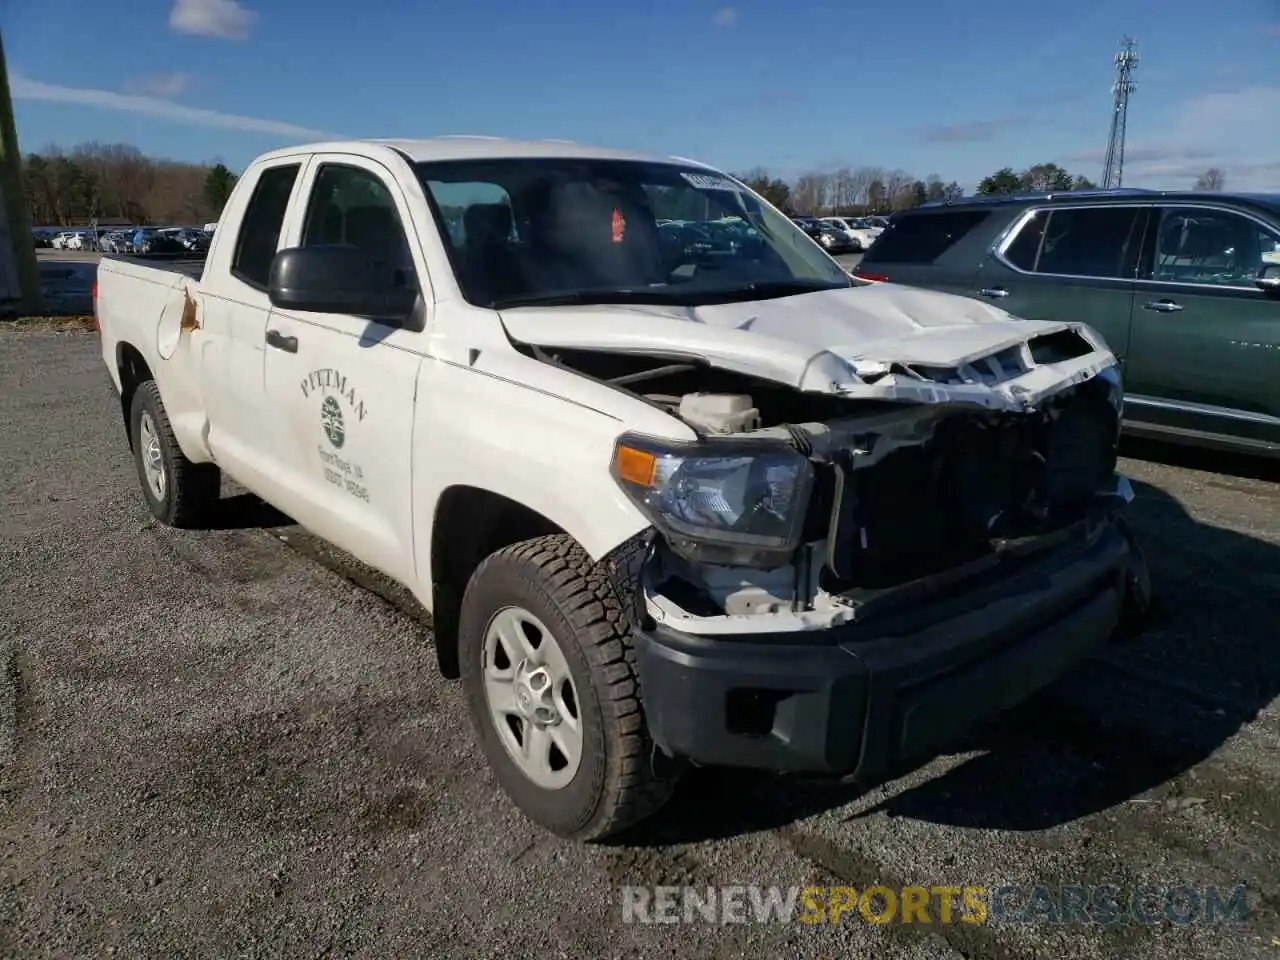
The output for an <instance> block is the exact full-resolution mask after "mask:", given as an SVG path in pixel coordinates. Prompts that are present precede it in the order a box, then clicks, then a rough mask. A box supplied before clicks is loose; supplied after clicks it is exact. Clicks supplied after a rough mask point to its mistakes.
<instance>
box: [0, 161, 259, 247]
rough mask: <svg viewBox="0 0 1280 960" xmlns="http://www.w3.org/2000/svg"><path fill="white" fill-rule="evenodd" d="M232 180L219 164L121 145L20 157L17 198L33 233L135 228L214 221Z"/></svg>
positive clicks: (233, 175) (224, 201)
mask: <svg viewBox="0 0 1280 960" xmlns="http://www.w3.org/2000/svg"><path fill="white" fill-rule="evenodd" d="M235 182H236V175H235V174H234V173H232V172H231V171H230V170H229V169H228V168H227V167H226V166H225V165H224V164H221V163H212V164H209V163H184V162H180V161H177V160H168V159H165V158H162V157H149V156H147V155H145V154H144V153H142V151H140V150H139V149H138V148H137V147H132V146H129V145H128V144H123V143H110V144H104V143H82V144H80V145H78V146H76V147H73V148H72V149H70V150H66V151H64V150H62V149H61V148H59V147H56V146H51V147H47V148H45V149H44V150H42V151H40V152H39V153H29V154H26V155H24V156H23V158H22V192H23V196H24V198H25V200H26V202H27V207H28V211H29V213H30V216H31V224H32V225H33V226H37V227H63V226H78V225H84V224H87V223H88V222H89V221H90V220H94V219H97V220H102V221H111V220H115V221H126V222H128V223H131V224H137V225H140V226H148V225H161V226H163V225H166V224H199V223H208V222H211V221H214V220H217V219H218V216H219V214H221V213H222V207H223V205H224V204H225V203H226V201H227V197H228V196H229V195H230V193H231V188H232V187H233V186H234V185H235Z"/></svg>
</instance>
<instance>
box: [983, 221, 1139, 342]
mask: <svg viewBox="0 0 1280 960" xmlns="http://www.w3.org/2000/svg"><path fill="white" fill-rule="evenodd" d="M1146 216H1147V213H1146V209H1145V208H1143V207H1140V206H1121V205H1115V204H1111V205H1107V206H1093V207H1065V206H1064V207H1044V208H1033V209H1031V210H1028V211H1026V212H1025V213H1024V214H1023V215H1022V216H1021V217H1020V218H1019V219H1018V220H1017V221H1016V222H1015V223H1014V225H1013V227H1012V229H1010V230H1009V231H1008V232H1007V233H1006V234H1005V235H1004V236H1003V237H1002V238H1001V239H1000V241H999V242H998V243H997V244H996V245H995V247H994V248H993V249H992V250H991V251H990V252H989V253H988V255H987V257H986V259H985V260H984V261H983V263H982V268H981V269H980V270H979V271H978V275H977V283H976V284H975V288H976V289H974V290H973V292H972V295H976V296H978V297H981V298H983V299H985V300H989V301H990V302H991V303H993V304H995V305H996V306H998V307H1000V308H1001V309H1003V310H1008V311H1009V312H1010V313H1012V314H1013V315H1014V316H1016V317H1021V318H1023V319H1025V320H1050V321H1057V322H1067V321H1069V322H1082V323H1087V324H1088V325H1089V326H1091V327H1093V329H1095V330H1097V331H1098V333H1100V334H1102V337H1103V339H1105V340H1106V341H1107V345H1108V346H1109V347H1110V348H1111V350H1112V352H1113V353H1114V354H1115V355H1116V356H1117V357H1118V358H1119V359H1120V362H1121V365H1122V366H1123V365H1124V364H1125V363H1126V362H1127V361H1126V358H1127V355H1128V351H1129V324H1130V317H1131V315H1132V312H1133V296H1134V289H1135V283H1134V275H1135V273H1136V271H1137V265H1138V256H1139V252H1140V249H1141V246H1142V228H1143V224H1145V222H1146Z"/></svg>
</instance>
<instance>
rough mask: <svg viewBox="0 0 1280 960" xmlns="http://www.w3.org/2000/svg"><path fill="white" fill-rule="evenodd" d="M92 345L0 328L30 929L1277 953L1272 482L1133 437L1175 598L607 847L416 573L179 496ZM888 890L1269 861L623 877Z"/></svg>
mask: <svg viewBox="0 0 1280 960" xmlns="http://www.w3.org/2000/svg"><path fill="white" fill-rule="evenodd" d="M96 348H97V341H96V339H95V338H94V337H93V336H92V335H90V334H85V333H54V332H47V331H38V330H28V331H22V332H15V331H12V330H0V384H3V385H4V389H3V391H0V453H2V456H0V603H2V604H3V609H4V610H5V611H6V613H7V616H5V617H4V618H3V623H0V681H3V682H2V684H0V955H5V956H49V957H72V956H89V955H97V956H100V955H103V954H116V955H121V956H128V957H153V956H154V957H160V956H166V957H167V956H219V957H223V956H231V955H237V956H247V957H253V956H307V957H321V956H337V955H359V956H369V957H384V956H391V955H395V956H410V955H415V956H442V957H443V956H467V957H477V956H485V957H499V956H501V957H507V956H510V957H532V956H542V957H550V956H559V957H641V956H653V955H655V954H657V953H659V952H662V953H666V954H671V955H675V956H691V957H692V956H703V957H725V958H727V957H752V958H763V957H801V956H803V957H871V956H885V957H889V956H892V957H903V958H921V960H934V958H961V957H963V958H969V960H1005V958H1015V957H1028V958H1045V960H1048V958H1058V957H1064V956H1075V957H1079V958H1110V957H1125V958H1140V960H1148V958H1149V960H1157V958H1158V960H1164V958H1167V957H1169V956H1174V957H1177V958H1179V960H1193V958H1199V957H1206V958H1207V957H1221V956H1231V957H1233V958H1253V957H1268V958H1274V957H1276V956H1277V955H1278V953H1280V950H1278V947H1280V939H1278V938H1280V921H1278V918H1277V908H1278V907H1280V884H1278V882H1277V874H1276V869H1275V864H1276V863H1277V862H1280V801H1278V800H1277V798H1276V795H1275V785H1276V783H1277V776H1276V763H1277V755H1278V753H1277V748H1278V747H1280V720H1278V716H1277V708H1276V705H1275V702H1274V701H1275V698H1276V695H1277V692H1278V689H1280V658H1277V656H1276V645H1275V624H1276V623H1278V622H1280V510H1277V506H1278V505H1280V485H1278V484H1277V482H1276V480H1277V478H1276V476H1275V474H1274V471H1273V472H1271V473H1269V474H1268V473H1267V472H1266V471H1263V470H1260V469H1258V468H1257V467H1256V466H1254V465H1251V464H1248V463H1243V462H1235V461H1230V462H1228V461H1222V460H1217V461H1214V462H1212V463H1204V462H1195V461H1191V462H1189V463H1186V464H1184V465H1181V466H1178V465H1169V464H1165V463H1160V462H1156V461H1154V460H1150V459H1148V460H1126V462H1125V468H1126V470H1127V471H1129V473H1130V474H1131V476H1132V477H1133V478H1134V479H1135V485H1136V487H1137V490H1138V495H1139V499H1138V501H1137V503H1136V504H1135V510H1134V513H1135V517H1136V521H1137V524H1138V526H1139V528H1140V531H1141V533H1142V535H1143V537H1144V540H1145V543H1146V545H1147V547H1148V549H1149V551H1150V553H1151V561H1152V565H1153V568H1154V574H1155V578H1156V581H1157V588H1158V590H1159V592H1160V595H1161V597H1162V600H1163V605H1162V611H1161V618H1160V620H1159V621H1158V623H1157V625H1156V626H1155V627H1154V628H1153V629H1152V630H1151V631H1150V632H1149V633H1148V634H1147V635H1145V636H1144V637H1143V638H1142V639H1140V640H1139V641H1138V642H1136V643H1135V644H1132V645H1130V646H1126V647H1123V648H1118V649H1116V650H1115V651H1113V652H1110V653H1108V654H1107V655H1106V656H1105V657H1104V658H1102V659H1099V660H1097V661H1094V662H1091V663H1089V664H1088V665H1086V666H1085V667H1084V668H1083V669H1082V670H1081V671H1079V673H1077V674H1076V675H1074V676H1073V677H1071V678H1069V679H1068V680H1066V681H1064V682H1063V683H1061V684H1060V685H1059V686H1058V687H1056V688H1055V689H1053V690H1051V691H1049V692H1047V693H1046V694H1045V695H1043V696H1041V697H1039V698H1037V699H1036V700H1034V701H1033V702H1031V703H1029V704H1027V705H1025V706H1024V707H1022V708H1019V709H1018V710H1016V711H1015V712H1013V713H1012V714H1010V715H1008V716H1006V717H1004V718H1002V719H1001V720H1000V721H999V722H998V723H996V724H993V725H991V726H989V727H987V728H984V729H982V730H980V731H978V732H977V733H976V734H974V735H973V736H972V737H970V738H969V739H968V740H967V741H966V742H965V743H963V744H961V745H960V750H959V752H957V753H955V754H951V755H948V756H945V757H942V758H939V759H937V760H935V761H933V762H931V763H929V764H928V765H927V766H925V767H923V768H921V769H919V770H917V771H915V772H913V773H911V774H910V775H908V776H906V777H904V778H902V779H900V780H896V781H894V782H892V783H891V784H889V785H887V786H885V787H884V788H880V789H876V790H872V791H870V792H866V793H859V792H857V791H855V790H853V789H852V788H850V789H844V788H835V787H831V786H822V785H813V784H807V783H797V782H782V781H778V780H773V779H771V778H767V777H761V776H755V775H748V774H730V773H726V772H719V771H699V772H698V773H697V774H695V775H692V776H690V777H689V778H688V780H687V781H685V783H684V784H683V787H682V789H681V791H680V792H679V793H678V795H677V797H676V798H675V800H673V802H672V803H671V804H670V806H669V807H668V808H666V810H665V811H664V812H663V813H662V814H660V815H659V817H658V818H657V819H656V820H655V821H654V822H652V823H651V824H649V825H647V826H646V827H645V828H643V829H642V830H640V831H637V832H636V833H635V834H634V835H633V836H631V837H629V838H628V840H627V842H625V843H620V844H616V845H612V846H597V847H588V846H580V845H571V844H566V843H562V842H559V841H556V840H554V839H551V838H549V837H547V836H545V835H543V834H541V833H539V832H538V831H537V830H536V829H534V828H533V827H532V826H530V825H529V824H528V823H527V822H525V821H524V820H523V818H522V817H520V816H519V815H518V814H516V813H515V812H514V811H513V810H512V808H511V806H510V805H509V804H508V803H507V802H506V801H505V800H504V799H503V797H502V796H500V795H499V793H498V792H497V789H496V787H495V784H494V781H493V779H492V778H491V777H490V775H489V773H488V771H487V769H486V766H485V764H484V761H483V759H482V758H481V756H480V754H479V752H478V751H477V749H476V747H475V746H474V744H473V740H472V736H471V732H470V729H469V726H468V722H467V718H466V710H465V706H464V702H463V698H462V695H461V691H460V689H459V688H458V686H457V685H456V684H452V683H449V682H446V681H443V680H441V679H440V678H439V677H438V676H437V675H436V673H435V670H434V660H433V657H434V654H433V652H432V650H431V635H430V631H429V628H428V627H427V625H426V624H425V623H424V622H423V621H422V620H421V619H420V618H419V617H418V616H417V615H416V614H415V611H414V609H413V607H412V605H411V604H410V603H407V602H406V601H404V600H403V598H402V595H401V594H400V593H397V592H395V591H388V590H385V589H383V588H381V587H380V586H379V585H378V584H377V583H376V582H370V581H366V580H364V578H362V577H361V576H360V575H359V573H358V571H357V570H356V569H355V568H354V567H352V566H351V565H350V564H349V563H348V562H347V561H345V560H344V559H343V558H341V557H339V556H336V555H335V554H333V552H332V551H328V550H325V549H324V548H323V547H321V546H320V545H318V544H316V543H315V542H314V541H312V540H311V539H310V538H308V537H307V536H306V535H305V534H304V533H302V532H301V531H299V530H297V529H296V528H294V527H290V526H280V525H276V524H286V523H287V521H284V520H283V518H275V517H273V516H272V515H271V514H270V512H269V511H266V510H263V509H255V508H254V507H253V505H252V502H251V501H250V500H249V499H248V498H245V497H242V496H234V491H233V490H228V491H225V493H226V494H227V495H229V496H230V498H231V506H229V508H228V510H227V512H226V516H227V521H226V523H225V525H224V526H225V529H220V530H213V531H208V532H196V533H190V532H178V531H173V530H169V529H166V528H163V527H159V526H157V525H155V524H154V523H153V522H151V521H150V519H149V517H148V515H147V513H146V512H145V508H144V506H143V502H142V499H141V495H140V494H139V492H138V491H137V482H136V479H135V475H134V473H133V470H132V464H131V461H130V458H129V454H128V449H127V446H126V443H125V438H124V433H123V428H122V425H121V423H120V419H119V414H118V405H117V403H116V400H115V398H114V396H113V395H112V394H111V393H110V387H109V385H108V382H107V379H106V375H105V371H103V370H102V368H101V361H100V359H99V357H98V355H97V352H96ZM1139 452H1141V453H1142V454H1143V455H1144V456H1152V455H1153V454H1155V453H1159V454H1161V455H1165V456H1166V457H1167V455H1166V454H1164V452H1163V451H1158V450H1156V451H1152V450H1146V451H1139ZM1209 466H1213V467H1216V468H1218V469H1226V470H1229V472H1220V473H1214V472H1210V471H1209V470H1208V469H1206V468H1207V467H1209ZM1251 472H1252V473H1254V474H1256V475H1254V476H1250V473H1251ZM353 581H354V582H353ZM358 583H365V584H366V585H365V586H360V585H357V584H358ZM370 586H371V587H373V588H374V589H368V588H367V587H370ZM380 594H381V595H380ZM875 882H879V883H884V884H888V885H890V886H894V885H898V884H905V883H919V884H924V885H932V884H946V883H949V884H955V885H973V884H982V885H987V886H989V887H991V886H998V885H1001V884H1009V883H1014V884H1035V883H1042V884H1049V885H1053V886H1057V885H1063V884H1099V883H1113V884H1117V885H1120V886H1121V887H1124V888H1126V889H1127V890H1131V889H1132V888H1133V887H1134V886H1135V885H1138V884H1144V883H1146V884H1161V885H1186V886H1192V887H1201V886H1203V885H1208V884H1216V885H1219V886H1222V887H1226V888H1232V887H1235V886H1236V885H1237V884H1247V885H1248V886H1249V888H1250V891H1251V892H1250V904H1251V906H1252V908H1253V915H1252V917H1251V919H1250V920H1249V921H1248V922H1246V923H1244V924H1243V925H1232V926H1229V927H1227V928H1223V927H1221V926H1218V927H1214V926H1209V925H1190V926H1174V925H1171V924H1167V923H1165V924H1162V925H1155V926H1151V925H1147V926H1144V925H1138V924H1133V923H1120V924H1115V925H1112V926H1098V925H1055V924H1051V923H1047V922H1042V923H1036V924H1022V925H1007V924H1006V925H999V924H988V925H981V926H968V925H963V924H951V925H940V924H939V925H933V926H923V925H919V924H916V925H903V924H893V925H888V926H878V925H871V924H867V923H864V922H861V921H859V920H856V919H855V920H852V921H850V920H849V919H846V920H845V922H843V923H841V924H839V925H828V926H809V925H804V924H799V923H794V924H787V925H783V924H741V925H728V926H713V925H710V924H708V923H694V924H688V925H684V924H682V925H679V926H675V927H665V928H664V927H660V926H651V925H640V924H634V923H624V922H623V920H622V914H621V908H620V903H621V894H620V891H619V885H622V884H672V885H686V884H687V885H706V884H735V883H745V884H780V885H783V886H790V885H793V884H807V883H817V884H852V885H855V886H857V887H858V888H862V887H865V886H867V885H869V884H872V883H875Z"/></svg>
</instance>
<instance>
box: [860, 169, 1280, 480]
mask: <svg viewBox="0 0 1280 960" xmlns="http://www.w3.org/2000/svg"><path fill="white" fill-rule="evenodd" d="M855 275H856V276H860V277H863V278H864V279H871V280H882V281H889V282H892V283H902V284H906V285H909V286H918V287H927V288H930V289H934V290H942V291H946V292H949V293H957V294H961V295H962V296H967V297H975V298H982V299H987V300H990V301H992V302H993V303H996V304H998V305H999V306H1000V307H1001V308H1003V309H1005V310H1008V311H1009V312H1010V313H1012V314H1014V315H1015V316H1018V317H1023V318H1026V319H1029V320H1058V321H1066V320H1074V321H1083V322H1085V323H1087V324H1089V325H1090V326H1092V327H1093V328H1094V329H1096V330H1097V331H1098V332H1099V333H1101V334H1102V336H1103V337H1104V338H1105V339H1106V341H1107V343H1108V344H1109V345H1110V347H1111V349H1112V350H1113V351H1114V352H1115V354H1116V355H1117V356H1118V357H1119V358H1120V362H1121V369H1122V370H1123V372H1124V379H1125V387H1126V391H1127V399H1126V406H1125V429H1126V431H1127V432H1130V433H1133V434H1141V435H1148V436H1155V437H1160V438H1167V439H1173V440H1179V441H1183V442H1189V443H1195V444H1200V445H1206V446H1215V447H1225V448H1233V449H1236V450H1241V451H1245V452H1250V453H1258V454H1263V455H1269V456H1280V388H1278V387H1277V384H1280V195H1246V194H1225V193H1160V192H1151V191H1144V190H1136V191H1135V190H1117V191H1096V192H1083V191H1082V192H1075V193H1064V194H1056V195H1053V194H1040V195H1036V196H1021V197H978V198H966V199H964V200H960V201H954V202H951V203H932V204H925V205H924V206H921V207H917V208H915V209H914V210H910V211H906V212H903V213H900V214H897V215H895V216H894V218H893V221H892V223H891V225H890V226H889V228H888V229H886V230H885V231H884V233H883V234H881V236H880V237H879V239H878V240H877V241H876V243H875V244H874V246H872V247H871V249H870V250H868V251H867V254H866V256H865V257H864V258H863V259H862V262H861V263H860V264H859V265H858V268H857V270H856V271H855Z"/></svg>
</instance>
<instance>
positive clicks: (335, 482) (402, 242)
mask: <svg viewBox="0 0 1280 960" xmlns="http://www.w3.org/2000/svg"><path fill="white" fill-rule="evenodd" d="M302 188H303V191H304V196H305V197H306V202H305V206H303V205H300V207H301V216H300V217H298V218H296V219H295V220H294V221H293V222H292V223H291V224H290V226H289V231H288V234H287V236H286V238H285V243H284V246H285V247H299V246H300V247H307V246H313V245H333V244H339V245H346V246H354V247H357V248H359V249H361V250H362V251H366V252H367V253H368V254H369V256H370V257H371V258H372V259H375V260H380V261H383V262H387V263H389V264H391V265H392V266H393V267H394V269H395V270H396V271H397V272H398V274H399V277H400V280H401V281H402V282H404V283H408V284H411V285H413V286H415V287H416V288H417V289H418V291H419V298H418V306H417V309H416V310H415V311H414V313H413V314H412V316H411V317H410V319H409V320H407V321H406V322H404V323H403V324H396V323H395V322H393V321H390V320H382V319H377V318H373V317H362V316H351V315H347V314H336V313H311V312H303V311H288V310H283V309H281V308H279V307H273V308H272V310H271V314H270V316H269V317H268V319H267V323H266V389H267V400H268V404H267V406H268V409H269V411H270V415H271V423H272V425H273V427H274V429H275V431H276V432H275V443H274V448H273V451H272V456H273V457H274V458H275V461H276V463H277V465H278V469H279V472H280V474H281V476H282V477H287V478H288V482H289V484H290V485H291V486H292V487H293V489H295V490H296V491H298V494H299V496H298V500H299V506H298V509H297V512H296V513H295V519H296V520H298V522H300V523H301V524H302V525H303V526H305V527H307V528H308V529H310V530H312V531H313V532H314V533H316V534H318V535H319V536H321V537H323V538H325V539H327V540H329V541H331V542H333V543H335V544H337V545H338V546H339V547H341V548H343V549H344V550H347V551H348V552H350V553H352V554H353V555H355V556H356V557H357V558H359V559H360V560H362V561H363V562H365V563H367V564H369V565H370V566H373V567H375V568H377V569H379V570H381V571H383V572H384V573H387V574H389V575H391V576H393V577H396V578H397V579H400V580H402V581H403V582H411V581H412V579H413V577H414V560H413V539H412V536H413V513H412V490H411V475H410V465H411V462H412V453H413V420H414V406H415V400H416V385H417V380H418V371H419V368H420V367H421V366H422V361H423V357H424V355H425V349H426V348H425V343H426V336H425V334H424V333H423V329H424V327H425V324H426V314H427V310H428V308H429V304H430V302H431V298H430V297H429V296H428V295H427V294H428V293H429V288H428V287H427V284H426V268H425V264H424V262H423V259H422V255H421V251H420V249H418V246H417V244H416V242H415V241H416V235H415V236H412V237H411V235H410V234H409V233H408V232H407V231H406V230H405V224H407V223H411V222H412V221H411V219H410V216H409V210H408V204H407V201H406V199H405V197H404V194H403V192H402V191H401V189H400V186H399V184H398V183H397V181H396V179H395V177H394V176H393V175H392V173H391V171H389V170H387V169H386V168H385V167H383V166H382V165H381V164H379V163H377V162H376V161H373V160H369V159H367V158H362V157H354V156H348V155H342V154H318V155H316V156H315V157H313V158H312V161H311V164H310V165H309V166H308V168H307V172H306V175H305V180H304V182H303V185H302Z"/></svg>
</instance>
